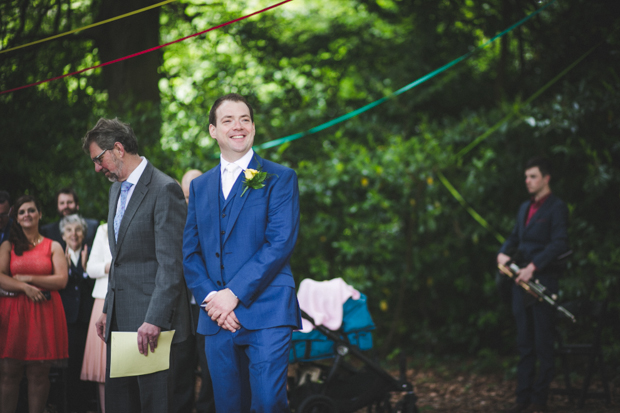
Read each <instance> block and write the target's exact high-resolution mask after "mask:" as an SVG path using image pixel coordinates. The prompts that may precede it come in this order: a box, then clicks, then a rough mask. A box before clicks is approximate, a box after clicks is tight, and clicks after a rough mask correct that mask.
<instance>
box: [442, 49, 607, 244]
mask: <svg viewBox="0 0 620 413" xmlns="http://www.w3.org/2000/svg"><path fill="white" fill-rule="evenodd" d="M602 43H603V42H600V43H599V44H597V45H596V46H593V47H592V48H591V49H590V50H588V51H587V52H585V53H584V54H583V55H581V56H579V58H577V60H575V61H574V62H573V63H571V64H570V65H568V67H566V68H565V69H564V70H562V71H561V72H560V73H559V74H557V75H556V76H555V77H554V78H553V79H551V80H550V81H549V82H547V83H546V84H545V85H544V86H543V87H541V88H540V89H538V90H537V91H536V92H534V94H532V96H530V97H529V98H528V99H527V100H526V101H525V102H523V104H521V105H519V106H518V107H517V108H515V109H513V111H512V112H511V113H509V114H508V115H507V116H505V117H504V118H503V119H502V120H500V121H499V122H497V123H496V124H495V125H493V126H491V127H490V128H489V129H488V130H487V131H486V132H484V133H483V134H482V135H480V136H479V137H478V138H476V139H474V140H473V141H472V143H470V144H469V145H468V146H466V147H465V148H463V150H461V151H460V152H459V153H458V154H457V155H456V156H455V157H454V159H455V160H457V161H458V160H461V158H462V157H463V156H464V155H465V154H467V153H468V152H469V151H471V150H472V149H473V148H474V147H475V146H477V145H478V144H480V143H481V142H482V141H483V140H485V139H486V138H488V137H489V136H490V135H491V134H492V133H493V132H495V131H496V130H497V129H499V128H500V126H502V125H503V124H505V123H506V122H508V121H509V120H510V119H511V118H512V117H514V116H515V115H517V113H518V112H519V110H520V109H521V108H523V107H525V106H527V105H528V104H530V103H531V102H532V101H533V100H534V99H536V98H537V97H538V96H540V95H541V94H542V93H543V92H544V91H545V90H547V89H548V88H549V87H551V85H553V84H554V83H555V82H557V81H558V80H559V79H561V78H562V77H563V76H565V75H566V74H567V73H568V72H569V71H570V70H571V69H572V68H574V67H575V66H576V65H577V64H579V63H580V62H581V61H582V60H583V59H585V58H586V57H587V56H588V55H589V54H590V53H592V52H593V51H594V49H596V48H597V47H599V46H600V45H601V44H602ZM437 175H438V176H439V180H440V181H441V183H442V184H443V185H444V186H445V187H446V189H447V190H448V192H450V194H452V196H453V197H454V198H455V199H456V200H457V201H458V202H459V203H460V204H461V205H462V206H463V208H465V209H466V210H467V212H469V214H470V215H471V216H472V217H473V218H474V219H475V220H476V221H477V222H478V223H479V224H480V225H482V226H483V227H484V228H486V229H487V230H488V231H489V232H491V233H492V234H493V235H494V236H495V238H496V239H497V240H498V241H499V242H500V243H501V244H503V243H504V237H503V236H502V235H500V234H499V233H498V232H497V231H496V230H495V229H493V228H492V227H491V226H490V225H489V223H488V222H487V221H486V220H485V219H484V218H482V216H480V214H478V213H477V212H476V211H475V210H474V209H473V208H472V207H471V206H470V205H469V204H468V203H467V201H465V198H463V196H462V195H461V194H460V193H459V192H458V191H457V190H456V188H454V186H453V185H452V184H451V183H450V182H449V181H448V180H447V179H446V177H445V176H444V175H443V173H442V172H441V171H437Z"/></svg>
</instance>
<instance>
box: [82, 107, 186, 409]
mask: <svg viewBox="0 0 620 413" xmlns="http://www.w3.org/2000/svg"><path fill="white" fill-rule="evenodd" d="M82 142H83V144H82V149H84V151H85V152H86V153H87V154H88V155H89V157H90V159H91V160H92V161H93V165H94V167H95V172H98V173H101V174H103V175H105V177H106V178H107V179H108V180H109V181H111V182H113V184H112V186H111V187H110V191H109V203H108V223H109V227H108V242H109V244H110V251H111V252H112V263H111V265H110V273H109V276H108V293H107V295H106V298H105V302H104V305H103V314H102V315H101V317H99V320H98V321H97V323H96V327H97V334H98V335H99V337H100V338H101V339H102V340H104V341H105V342H106V343H107V344H108V346H107V356H108V357H107V366H106V381H105V398H106V400H105V407H106V410H107V411H111V412H139V411H143V412H151V413H168V412H169V411H171V410H172V407H173V398H172V387H173V384H174V381H173V377H175V375H174V373H175V372H174V370H175V369H176V368H178V367H177V366H178V357H179V354H178V353H179V349H180V348H183V342H184V341H185V340H188V339H190V336H191V335H192V334H193V333H192V329H191V324H190V321H191V316H190V304H189V297H188V292H187V287H186V285H185V280H184V278H183V252H182V244H183V224H184V222H185V217H186V215H187V206H186V205H185V201H184V199H183V191H182V190H181V187H180V186H179V185H178V183H177V182H176V181H175V180H174V179H172V178H170V177H169V176H167V175H166V174H164V173H163V172H161V171H160V170H158V169H157V168H155V166H153V164H152V163H151V162H149V161H148V160H147V159H146V158H144V157H143V156H140V155H139V154H138V140H137V138H136V136H135V134H134V131H133V129H132V128H131V127H130V126H129V125H128V124H126V123H123V122H121V121H119V120H118V119H103V118H102V119H100V120H99V122H97V125H95V127H94V128H93V129H91V130H90V131H88V132H87V133H86V136H84V139H83V141H82ZM169 330H175V333H174V338H173V339H172V346H171V349H170V369H168V370H163V371H158V372H155V373H151V374H144V375H139V376H130V377H110V355H111V349H110V348H111V345H110V343H111V339H112V338H111V334H112V332H114V331H132V332H137V333H138V334H137V337H138V338H137V346H138V351H139V352H140V353H141V354H143V355H144V356H147V355H148V353H149V351H150V352H154V351H155V348H156V347H157V343H158V339H159V336H160V333H161V332H162V331H169Z"/></svg>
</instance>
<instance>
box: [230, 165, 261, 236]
mask: <svg viewBox="0 0 620 413" xmlns="http://www.w3.org/2000/svg"><path fill="white" fill-rule="evenodd" d="M259 161H262V159H261V158H260V157H259V156H258V155H256V154H254V157H252V160H251V161H250V164H249V165H248V168H249V169H258V162H259ZM244 180H245V176H244V175H243V172H241V175H239V178H238V179H237V182H236V183H235V185H236V190H235V192H232V191H231V193H230V195H229V196H228V198H229V199H230V196H231V195H232V196H235V197H236V199H235V202H234V203H233V208H232V211H231V212H230V219H229V220H228V227H227V228H226V234H225V235H224V243H225V242H226V240H227V239H228V237H229V236H230V233H231V232H232V229H233V227H234V226H235V222H237V218H239V214H240V213H241V210H242V209H243V205H245V201H247V200H248V198H249V197H250V194H251V193H252V189H248V190H247V191H246V192H245V194H243V196H241V194H242V193H243V184H242V183H241V182H242V181H244ZM233 189H234V187H233Z"/></svg>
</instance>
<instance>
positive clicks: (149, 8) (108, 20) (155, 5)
mask: <svg viewBox="0 0 620 413" xmlns="http://www.w3.org/2000/svg"><path fill="white" fill-rule="evenodd" d="M173 1H177V0H166V1H162V2H161V3H157V4H153V5H152V6H148V7H144V8H142V9H139V10H134V11H132V12H129V13H125V14H121V15H120V16H116V17H112V18H111V19H107V20H103V21H100V22H97V23H93V24H89V25H88V26H83V27H80V28H77V29H73V30H69V31H68V32H64V33H60V34H56V35H54V36H50V37H46V38H45V39H41V40H35V41H34V42H30V43H26V44H22V45H21V46H15V47H11V48H10V49H5V50H0V54H2V53H8V52H10V51H12V50H17V49H22V48H24V47H28V46H33V45H35V44H39V43H43V42H47V41H50V40H54V39H58V38H59V37H64V36H68V35H70V34H73V33H77V32H81V31H82V30H86V29H92V28H93V27H97V26H101V25H102V24H106V23H110V22H113V21H115V20H120V19H123V18H125V17H129V16H133V15H134V14H138V13H142V12H145V11H148V10H151V9H154V8H155V7H160V6H163V5H164V4H168V3H172V2H173Z"/></svg>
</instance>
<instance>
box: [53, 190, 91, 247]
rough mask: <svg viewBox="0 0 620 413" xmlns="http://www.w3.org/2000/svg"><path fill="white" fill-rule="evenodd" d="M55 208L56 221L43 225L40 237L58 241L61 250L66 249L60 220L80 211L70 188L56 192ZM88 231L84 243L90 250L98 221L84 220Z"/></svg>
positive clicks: (76, 197) (76, 199)
mask: <svg viewBox="0 0 620 413" xmlns="http://www.w3.org/2000/svg"><path fill="white" fill-rule="evenodd" d="M56 207H57V208H58V216H59V218H58V221H56V222H52V223H51V224H47V225H43V226H42V227H41V235H43V236H44V237H47V238H50V239H52V240H54V241H58V242H59V243H60V245H61V246H62V249H63V250H66V249H67V244H66V243H65V241H64V240H63V239H62V232H61V231H60V220H61V219H63V218H64V217H66V216H67V215H73V214H78V213H79V210H80V203H79V201H78V196H77V194H76V193H75V191H74V190H73V189H72V188H62V189H60V190H59V191H58V192H56ZM84 220H85V221H86V225H87V226H88V231H87V232H86V236H85V238H84V243H85V244H86V245H88V248H90V247H91V246H92V245H93V241H94V239H95V234H96V233H97V228H98V227H99V221H97V220H96V219H91V218H84Z"/></svg>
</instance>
